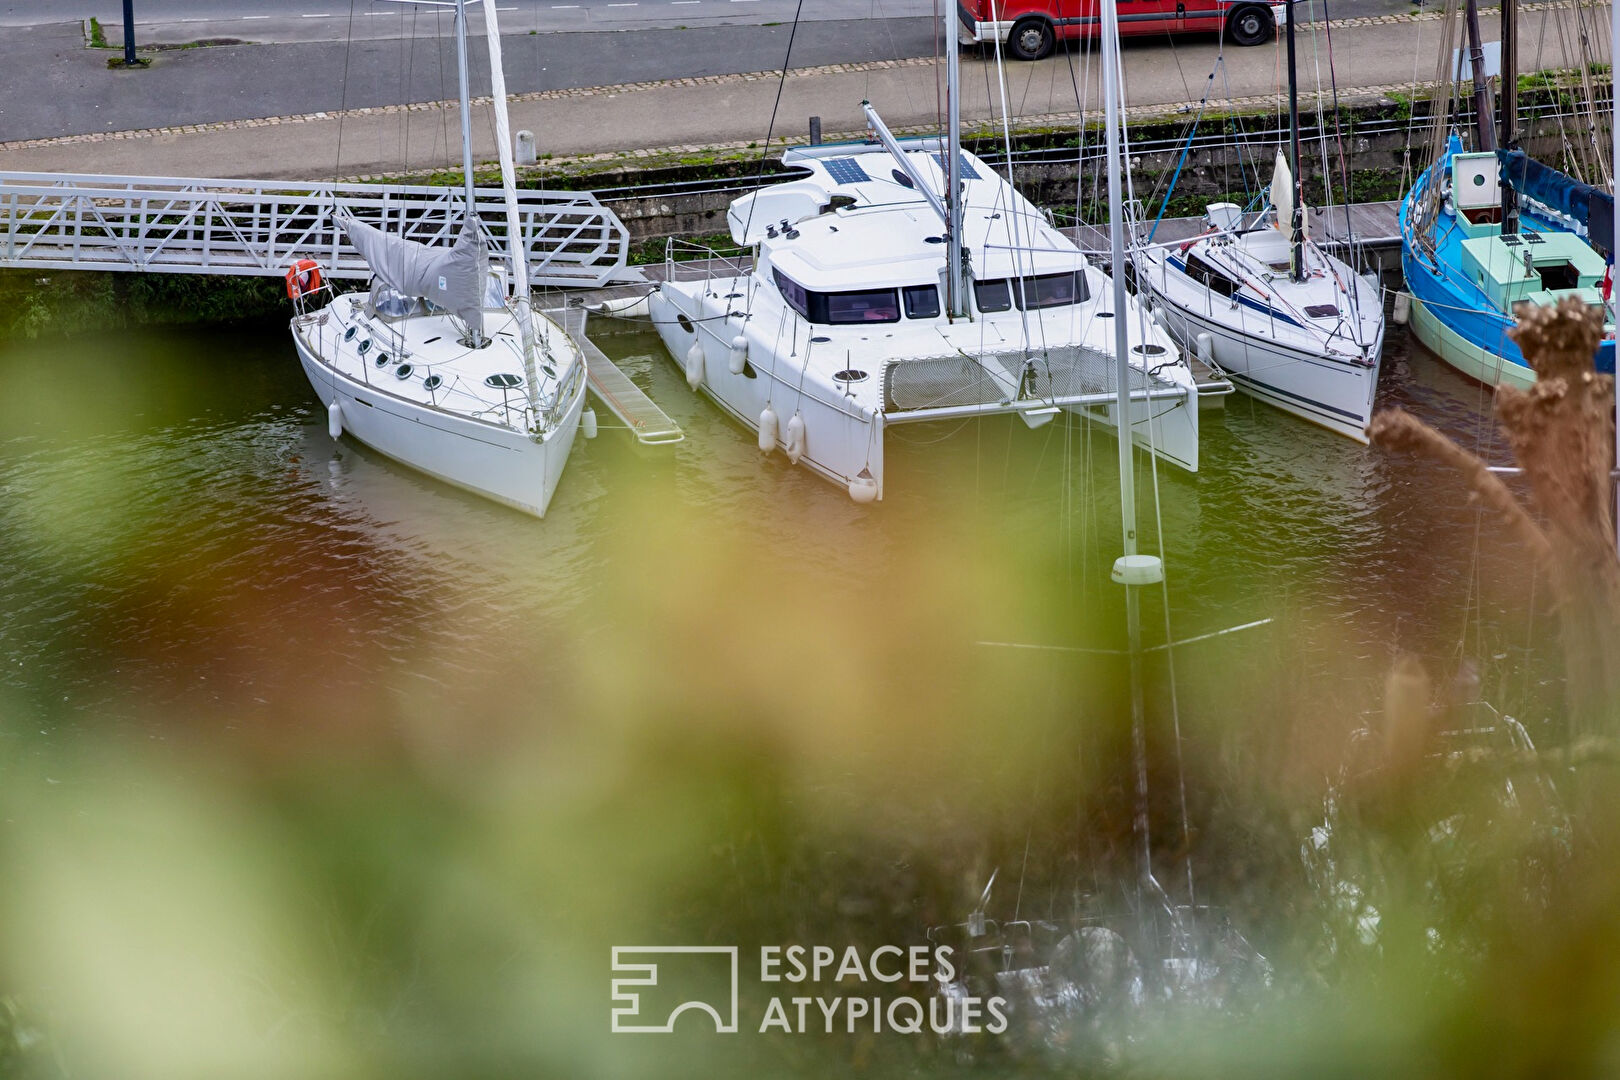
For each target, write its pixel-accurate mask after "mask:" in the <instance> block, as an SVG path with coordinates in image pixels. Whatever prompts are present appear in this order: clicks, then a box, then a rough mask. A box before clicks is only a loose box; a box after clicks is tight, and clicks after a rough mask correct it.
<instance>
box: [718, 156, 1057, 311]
mask: <svg viewBox="0 0 1620 1080" xmlns="http://www.w3.org/2000/svg"><path fill="white" fill-rule="evenodd" d="M910 143H911V145H913V146H916V147H917V149H915V150H913V149H911V148H910V146H906V147H905V148H904V150H905V157H906V159H907V162H908V164H910V165H911V167H912V169H913V170H914V171H915V172H916V173H917V174H918V175H919V176H921V177H922V178H923V179H924V180H925V181H926V182H928V183H930V184H932V185H934V191H935V193H936V194H938V193H940V192H943V191H944V189H945V186H946V180H945V175H944V156H943V151H942V150H941V149H939V140H936V139H929V140H910ZM782 161H783V163H784V164H788V165H794V166H798V167H800V168H804V169H808V170H809V172H810V175H809V176H808V177H805V178H803V179H800V180H794V181H790V182H789V183H786V184H780V185H776V186H774V187H772V188H766V189H762V190H761V191H760V192H759V193H757V194H756V195H754V196H745V197H744V198H743V199H739V200H737V201H736V202H735V203H733V204H732V210H731V212H730V214H729V215H728V217H729V218H730V219H731V224H732V230H733V235H738V234H739V233H746V234H747V235H748V236H750V237H751V238H753V239H757V241H758V242H759V244H760V247H761V255H762V259H761V262H762V263H763V262H768V263H769V264H770V265H772V266H775V267H778V268H780V269H781V270H782V272H783V273H785V274H786V275H788V276H789V277H790V278H792V279H793V280H794V281H796V282H798V283H799V284H800V285H802V286H804V287H805V288H807V289H813V290H816V291H826V292H836V291H843V290H852V289H860V288H864V287H873V288H876V287H884V286H891V287H892V286H896V285H921V284H930V283H935V282H937V281H938V279H939V274H940V271H941V270H942V269H943V267H944V265H945V257H946V251H945V245H944V232H945V226H944V223H943V222H942V221H941V220H940V217H939V215H938V213H936V212H935V211H934V209H933V207H932V206H931V205H930V204H929V202H928V200H927V199H926V198H925V197H924V196H923V194H922V193H921V192H919V191H917V190H915V189H914V188H913V187H912V186H911V185H910V183H909V178H907V177H906V175H905V172H904V171H903V170H902V169H900V167H899V162H898V161H896V159H895V158H894V156H893V155H891V154H890V153H889V152H888V151H887V150H885V149H884V148H883V147H882V146H881V145H878V144H875V143H873V144H868V143H844V144H831V145H821V146H815V147H798V148H795V149H792V150H789V151H788V152H787V153H786V154H784V155H783V157H782ZM962 178H963V181H964V185H965V188H966V202H965V205H964V209H963V220H962V232H963V241H964V244H965V246H966V247H967V249H968V252H969V257H970V259H971V263H972V267H973V274H974V277H975V278H976V279H977V280H980V281H987V280H994V279H997V278H1005V277H1012V276H1031V275H1036V274H1051V273H1062V272H1064V271H1072V270H1079V269H1083V268H1084V267H1085V266H1086V261H1085V256H1084V255H1082V254H1081V253H1080V251H1079V250H1078V249H1077V248H1076V247H1075V245H1074V243H1073V242H1072V241H1071V240H1069V239H1068V238H1067V237H1065V236H1064V235H1063V234H1062V233H1060V232H1058V231H1057V230H1056V229H1055V228H1053V227H1052V226H1051V225H1050V224H1048V223H1047V220H1046V218H1045V216H1044V215H1043V214H1041V212H1040V211H1039V210H1037V209H1036V208H1035V207H1034V206H1033V205H1031V204H1030V202H1029V201H1028V200H1027V199H1025V198H1024V197H1023V196H1022V195H1020V194H1018V192H1017V190H1016V189H1014V188H1013V187H1012V185H1011V184H1009V183H1007V181H1006V179H1005V178H1003V177H1001V176H1000V175H998V174H997V173H996V172H994V171H993V170H992V169H991V168H990V167H989V166H988V165H986V164H985V163H984V162H983V161H981V160H980V159H979V158H977V157H975V156H974V155H972V154H969V153H967V152H966V151H963V153H962ZM783 219H785V220H787V222H788V223H789V224H790V225H791V226H792V227H793V228H792V230H790V231H788V232H784V231H782V229H781V221H782V220H783ZM761 222H763V223H764V224H763V225H762V224H761ZM765 226H769V227H770V231H771V232H774V233H775V235H774V236H773V235H769V234H763V235H762V233H763V232H764V228H765ZM792 233H797V235H796V236H795V235H792Z"/></svg>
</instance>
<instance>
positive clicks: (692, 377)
mask: <svg viewBox="0 0 1620 1080" xmlns="http://www.w3.org/2000/svg"><path fill="white" fill-rule="evenodd" d="M686 385H687V386H690V387H691V388H692V389H694V390H696V389H697V388H698V387H700V386H702V385H703V342H701V341H694V342H692V347H691V348H690V349H687V350H686Z"/></svg>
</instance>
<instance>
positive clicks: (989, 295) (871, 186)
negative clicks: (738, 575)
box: [649, 26, 1198, 502]
mask: <svg viewBox="0 0 1620 1080" xmlns="http://www.w3.org/2000/svg"><path fill="white" fill-rule="evenodd" d="M949 31H950V27H949V26H947V33H946V41H947V53H948V57H947V83H948V88H949V89H948V93H949V99H948V110H949V116H950V121H949V125H948V132H947V137H946V138H945V139H943V140H941V139H937V138H927V139H908V140H904V141H901V140H897V139H895V138H894V136H893V135H892V134H891V133H890V132H889V130H888V127H887V126H886V125H885V124H884V122H883V120H882V118H881V117H880V116H879V115H878V113H877V111H876V110H875V109H874V108H873V107H872V106H871V104H870V103H865V104H864V105H863V108H864V110H865V115H866V120H867V125H868V128H869V129H870V131H871V134H872V141H869V142H862V143H842V144H829V145H815V146H806V147H796V148H793V149H790V150H788V151H787V152H786V153H785V154H784V155H783V157H782V161H783V163H784V164H787V165H790V166H795V167H797V168H799V169H802V170H803V171H804V175H803V177H802V178H799V179H795V180H791V181H788V182H785V183H781V184H776V185H772V186H770V187H767V188H763V189H761V190H759V191H757V192H754V193H751V194H749V195H745V196H743V197H742V198H739V199H737V200H736V201H734V202H733V203H732V204H731V206H730V208H729V210H728V211H727V214H726V219H727V224H728V225H729V227H730V231H731V237H732V239H733V240H734V241H735V242H736V243H737V244H738V245H739V246H742V247H747V248H751V249H752V251H753V260H752V264H751V265H750V266H748V267H732V268H730V270H729V272H727V271H721V272H714V271H712V270H710V271H706V272H704V273H703V274H702V275H701V276H699V277H696V278H689V277H682V276H681V274H680V272H679V271H680V268H679V266H678V265H677V264H675V263H674V262H673V261H671V262H670V264H669V266H668V277H669V280H667V281H666V282H664V283H663V284H662V285H661V286H660V287H659V288H657V289H656V290H655V291H654V292H653V293H652V295H651V296H650V297H649V309H650V313H651V315H652V317H653V320H654V322H655V324H656V325H657V326H658V330H659V333H660V335H661V336H662V337H663V340H664V343H665V345H666V346H667V347H668V349H669V351H670V353H671V354H672V355H673V356H674V357H676V358H678V359H679V361H680V363H681V364H682V366H683V368H684V370H685V374H686V378H687V381H688V383H689V384H690V385H691V386H692V388H693V389H694V390H697V391H699V392H701V393H703V394H705V395H706V396H708V397H710V398H712V399H713V400H714V401H715V402H716V403H717V404H718V405H719V406H720V407H721V408H723V409H724V410H725V411H726V412H727V413H729V414H730V415H731V416H733V417H734V418H736V419H737V420H738V421H739V422H740V423H742V424H744V425H746V426H747V427H749V428H752V429H753V430H754V431H756V432H757V433H758V436H759V446H760V449H761V450H763V451H765V452H768V453H769V452H775V451H778V450H780V451H782V452H784V453H785V454H786V456H787V458H788V460H789V461H790V462H792V463H794V464H795V465H799V466H803V467H805V468H808V469H810V470H812V471H813V472H815V473H817V474H818V475H820V476H823V477H825V478H826V479H828V480H831V481H833V482H835V483H837V484H840V485H843V486H845V487H846V488H847V489H848V491H849V494H850V496H851V497H852V498H854V499H855V500H856V501H858V502H870V501H872V500H874V499H879V498H882V497H883V494H884V434H885V432H886V431H887V430H888V429H889V428H891V427H894V426H896V425H900V424H912V423H921V422H935V421H946V420H950V421H959V420H962V419H964V418H973V417H986V416H994V415H998V414H999V415H1006V414H1012V415H1017V416H1020V417H1022V418H1023V419H1024V420H1025V422H1027V423H1028V424H1029V425H1030V426H1031V427H1038V426H1040V425H1041V424H1044V423H1046V422H1048V421H1050V420H1051V419H1052V418H1053V417H1055V416H1057V415H1058V414H1059V413H1060V412H1061V411H1064V410H1068V411H1072V412H1075V413H1078V414H1081V415H1084V416H1086V417H1089V418H1091V419H1094V420H1096V421H1097V422H1098V423H1101V424H1104V425H1107V426H1110V427H1114V428H1116V429H1117V428H1118V427H1119V426H1121V421H1120V417H1119V411H1120V410H1119V409H1118V408H1117V406H1116V404H1115V401H1114V389H1113V381H1114V378H1115V375H1114V351H1115V336H1114V331H1113V327H1114V325H1115V324H1116V322H1123V323H1124V324H1125V326H1126V328H1127V331H1128V333H1127V338H1126V341H1127V347H1128V348H1129V350H1130V355H1129V360H1130V364H1129V368H1130V376H1129V378H1130V381H1131V387H1130V402H1131V404H1130V409H1129V412H1130V416H1129V417H1128V418H1127V419H1126V421H1125V426H1126V427H1127V428H1128V429H1129V432H1130V435H1131V437H1132V438H1133V439H1134V440H1135V442H1136V443H1137V444H1139V445H1141V446H1144V447H1146V448H1148V449H1150V450H1151V451H1153V452H1154V453H1157V454H1159V455H1160V456H1161V457H1163V458H1164V459H1166V460H1167V461H1170V462H1172V463H1174V464H1176V465H1179V466H1181V467H1182V468H1185V469H1188V470H1196V469H1197V467H1198V389H1197V385H1196V383H1195V381H1194V377H1193V372H1192V368H1191V365H1190V362H1189V361H1188V359H1187V358H1186V357H1185V356H1184V355H1183V354H1182V352H1181V351H1180V350H1178V349H1177V348H1176V346H1175V343H1174V342H1173V341H1171V340H1170V338H1169V337H1168V335H1166V334H1165V333H1164V331H1163V330H1161V329H1159V328H1158V327H1157V326H1156V325H1154V323H1153V321H1152V319H1151V318H1150V317H1148V316H1147V314H1146V312H1145V311H1144V310H1143V309H1142V307H1141V305H1140V304H1138V303H1137V302H1136V300H1135V299H1134V298H1127V299H1126V301H1125V305H1124V307H1123V308H1121V307H1119V306H1118V302H1117V300H1116V297H1115V296H1114V295H1113V293H1112V290H1111V289H1110V285H1109V278H1108V275H1107V274H1105V273H1103V271H1101V270H1100V269H1098V268H1096V267H1094V266H1092V265H1091V264H1090V263H1089V262H1088V261H1087V259H1086V256H1085V255H1084V253H1082V252H1081V251H1080V250H1079V249H1078V248H1077V247H1076V246H1075V245H1074V243H1073V242H1072V241H1070V240H1069V238H1068V237H1066V236H1065V235H1064V234H1063V233H1061V232H1059V231H1058V230H1057V229H1056V228H1054V227H1053V226H1052V225H1051V224H1050V223H1049V222H1048V220H1047V218H1046V217H1045V215H1043V214H1042V213H1041V211H1040V210H1039V209H1038V208H1037V207H1035V206H1034V205H1032V204H1031V203H1030V202H1029V201H1028V200H1026V199H1025V198H1024V197H1023V196H1022V195H1020V194H1019V193H1018V192H1017V190H1016V189H1014V187H1013V186H1012V184H1010V183H1009V182H1008V181H1007V180H1005V179H1004V178H1002V177H1001V176H998V175H997V174H996V172H995V170H993V169H991V168H990V167H989V166H988V165H986V164H985V163H984V162H983V161H981V160H980V159H979V158H977V157H975V156H974V155H973V154H970V153H967V152H965V151H963V150H962V149H961V135H960V128H961V122H960V113H959V108H958V102H959V93H958V90H957V64H956V49H957V36H956V35H955V34H954V33H951V32H949Z"/></svg>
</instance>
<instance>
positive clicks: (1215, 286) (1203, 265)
mask: <svg viewBox="0 0 1620 1080" xmlns="http://www.w3.org/2000/svg"><path fill="white" fill-rule="evenodd" d="M1187 276H1188V277H1190V278H1192V279H1193V280H1194V281H1196V282H1198V283H1199V284H1200V285H1203V286H1204V287H1205V288H1207V289H1208V290H1209V291H1210V292H1213V293H1219V294H1220V295H1222V296H1231V295H1233V294H1234V293H1236V292H1237V291H1238V290H1239V289H1241V288H1242V286H1241V285H1239V284H1238V283H1237V282H1235V281H1233V280H1232V279H1231V278H1229V277H1227V276H1226V275H1225V274H1223V273H1221V272H1220V271H1219V270H1217V269H1215V268H1214V267H1213V266H1211V265H1210V264H1209V263H1207V262H1205V261H1204V260H1203V259H1200V258H1199V257H1198V256H1197V255H1189V256H1187Z"/></svg>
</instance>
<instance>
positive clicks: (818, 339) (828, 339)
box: [810, 334, 832, 344]
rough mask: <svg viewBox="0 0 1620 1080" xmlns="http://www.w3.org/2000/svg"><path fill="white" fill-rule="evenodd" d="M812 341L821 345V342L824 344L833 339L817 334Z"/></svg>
mask: <svg viewBox="0 0 1620 1080" xmlns="http://www.w3.org/2000/svg"><path fill="white" fill-rule="evenodd" d="M810 340H811V341H813V342H816V343H817V344H820V343H821V342H824V341H831V340H832V338H830V337H827V336H826V335H825V334H817V335H816V336H815V337H813V338H811V339H810Z"/></svg>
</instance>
